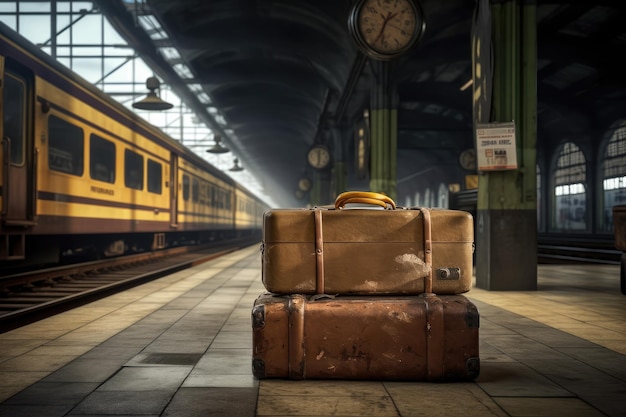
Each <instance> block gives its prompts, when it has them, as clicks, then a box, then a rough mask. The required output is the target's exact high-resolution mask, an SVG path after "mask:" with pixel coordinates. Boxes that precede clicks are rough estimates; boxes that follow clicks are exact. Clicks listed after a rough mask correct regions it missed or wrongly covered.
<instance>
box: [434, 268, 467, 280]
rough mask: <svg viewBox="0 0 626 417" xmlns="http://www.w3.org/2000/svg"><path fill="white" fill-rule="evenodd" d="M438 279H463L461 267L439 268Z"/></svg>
mask: <svg viewBox="0 0 626 417" xmlns="http://www.w3.org/2000/svg"><path fill="white" fill-rule="evenodd" d="M437 279H441V280H446V281H452V280H459V279H461V268H455V267H452V268H439V269H437Z"/></svg>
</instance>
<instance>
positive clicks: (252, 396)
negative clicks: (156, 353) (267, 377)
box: [162, 388, 257, 417]
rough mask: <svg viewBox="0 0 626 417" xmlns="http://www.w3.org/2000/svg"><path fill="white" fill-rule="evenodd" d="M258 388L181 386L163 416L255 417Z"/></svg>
mask: <svg viewBox="0 0 626 417" xmlns="http://www.w3.org/2000/svg"><path fill="white" fill-rule="evenodd" d="M256 403H257V389H256V388H181V389H180V390H179V391H178V392H177V393H176V395H175V396H174V398H172V401H171V402H170V404H169V405H168V406H167V408H166V409H165V411H164V412H163V414H162V417H207V416H211V417H254V416H255V409H256Z"/></svg>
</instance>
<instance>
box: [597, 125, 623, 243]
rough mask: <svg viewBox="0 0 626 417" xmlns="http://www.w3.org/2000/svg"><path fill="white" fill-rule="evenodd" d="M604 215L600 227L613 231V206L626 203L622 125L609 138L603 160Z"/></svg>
mask: <svg viewBox="0 0 626 417" xmlns="http://www.w3.org/2000/svg"><path fill="white" fill-rule="evenodd" d="M603 168H604V175H603V182H602V189H603V191H604V199H603V203H604V206H603V208H602V210H603V214H604V215H603V216H602V219H601V221H600V228H601V229H602V231H604V232H611V233H612V232H613V206H619V205H626V126H624V125H622V126H620V127H619V128H618V129H617V130H616V131H615V132H614V133H613V136H612V137H611V140H609V142H608V144H607V146H606V150H605V151H604V160H603Z"/></svg>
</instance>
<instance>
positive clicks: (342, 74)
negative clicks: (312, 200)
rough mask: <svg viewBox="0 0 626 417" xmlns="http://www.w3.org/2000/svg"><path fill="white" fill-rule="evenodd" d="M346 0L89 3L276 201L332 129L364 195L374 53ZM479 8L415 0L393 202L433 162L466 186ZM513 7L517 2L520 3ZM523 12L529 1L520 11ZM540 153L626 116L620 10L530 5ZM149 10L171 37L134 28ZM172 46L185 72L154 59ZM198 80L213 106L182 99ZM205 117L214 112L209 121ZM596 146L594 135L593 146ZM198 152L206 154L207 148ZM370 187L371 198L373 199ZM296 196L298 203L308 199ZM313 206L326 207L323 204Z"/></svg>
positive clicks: (403, 71) (351, 181)
mask: <svg viewBox="0 0 626 417" xmlns="http://www.w3.org/2000/svg"><path fill="white" fill-rule="evenodd" d="M354 3H355V1H352V0H240V1H233V0H210V1H207V0H176V1H171V0H146V1H128V0H126V1H124V0H96V1H94V4H96V5H97V6H98V7H99V8H100V9H101V11H102V13H104V14H105V15H106V16H107V18H108V19H109V20H110V21H111V22H112V23H113V25H114V26H116V27H117V29H118V31H120V32H121V34H122V35H123V36H124V37H125V38H126V40H127V41H128V42H129V43H130V44H131V45H133V46H134V47H135V48H136V50H137V51H138V52H139V54H140V55H141V56H142V58H144V60H146V62H148V63H149V64H150V65H151V67H152V68H153V69H154V71H155V73H156V74H158V76H159V77H160V78H162V79H163V80H164V82H165V83H167V84H169V85H170V86H171V87H172V89H174V90H175V91H177V92H179V96H180V97H182V98H183V100H184V101H185V102H186V104H187V105H188V106H189V107H190V108H192V109H194V111H196V113H197V114H198V115H199V117H200V118H201V119H202V120H203V121H204V122H205V123H207V124H208V125H210V126H211V127H212V128H213V130H214V131H215V132H216V133H218V134H221V135H222V136H223V143H224V144H225V145H226V146H228V147H229V148H230V149H231V150H233V152H234V153H235V154H236V155H237V156H238V157H239V159H240V161H241V164H242V165H243V166H244V167H245V169H248V170H250V172H251V173H252V174H253V175H255V176H256V177H257V178H261V179H262V181H263V185H264V188H265V192H266V193H267V194H268V195H271V196H272V197H273V199H274V201H276V202H277V203H278V205H280V206H288V207H292V206H302V204H303V200H302V199H301V198H298V197H296V190H297V189H298V181H299V179H300V178H302V177H303V176H308V177H310V178H313V179H315V178H319V176H320V175H321V174H319V173H317V172H315V171H313V170H312V169H311V168H309V167H308V166H307V162H306V153H307V151H308V149H309V148H310V147H311V146H312V145H313V144H314V143H327V144H330V145H331V147H333V146H335V148H336V145H333V140H332V135H333V133H332V132H333V131H335V132H341V138H342V139H341V142H342V143H343V145H342V149H334V153H335V158H340V159H342V160H344V161H345V162H346V169H347V172H348V176H347V188H348V189H364V188H367V185H368V183H367V179H362V178H358V177H357V176H356V174H355V169H354V165H355V164H354V160H355V156H354V128H355V126H356V125H358V124H359V123H361V122H362V120H363V112H364V110H365V109H368V108H369V106H370V94H371V89H372V86H373V85H374V83H375V81H376V78H375V77H376V74H377V73H376V71H375V70H374V69H375V68H376V67H375V66H374V65H373V60H372V58H370V57H368V56H367V55H365V54H364V53H363V52H361V50H360V49H359V48H358V47H357V46H356V44H355V42H354V41H353V39H352V37H351V34H350V32H349V30H348V24H347V22H348V18H349V16H350V10H351V8H352V6H353V5H354ZM476 3H477V2H476V1H473V0H445V1H441V0H419V5H420V7H421V10H422V12H423V16H424V22H425V30H424V33H423V35H422V37H421V38H420V39H419V41H418V43H417V46H416V47H415V48H414V49H413V50H412V51H411V52H410V53H409V54H408V55H406V56H404V57H401V58H398V59H396V60H394V61H393V62H392V64H391V65H390V71H391V73H392V77H393V79H394V80H395V82H396V83H397V91H398V99H399V102H398V144H397V148H398V159H397V164H398V166H397V178H398V189H399V193H400V190H401V189H407V186H408V184H407V183H408V182H410V179H411V178H414V177H415V176H417V175H420V173H422V172H427V171H428V169H429V167H432V166H437V167H440V168H441V167H443V168H444V169H447V170H449V171H451V172H456V173H458V175H459V178H462V177H463V175H464V174H465V173H468V171H465V170H463V169H462V168H461V167H460V165H459V155H460V154H461V152H463V151H464V150H466V149H469V148H472V147H473V133H472V132H473V123H472V117H473V116H472V107H473V106H472V88H471V87H469V88H463V87H464V86H465V87H467V85H466V84H467V83H468V81H470V80H471V79H472V57H471V35H472V27H473V22H474V18H475V10H476ZM518 3H521V2H518ZM529 3H531V2H529ZM537 3H538V5H537V22H538V31H537V37H538V41H537V44H538V61H537V62H538V64H537V71H538V81H537V92H538V112H537V127H538V147H544V149H549V148H550V147H551V146H553V145H554V143H558V141H562V140H565V139H567V137H571V136H582V135H589V136H591V137H593V136H594V134H595V133H596V132H597V130H599V129H604V128H606V125H607V124H610V123H611V122H612V121H613V120H615V119H616V118H619V117H620V116H624V115H626V80H625V79H624V75H623V74H624V72H623V69H622V67H621V65H620V64H619V63H620V62H621V57H622V56H623V55H624V52H626V50H625V49H626V33H625V32H626V29H625V28H626V26H624V24H623V22H624V18H625V17H626V13H625V12H626V6H625V3H623V2H621V1H617V0H614V1H596V2H589V1H556V0H553V1H550V0H545V1H540V2H537ZM140 15H151V16H153V18H154V19H157V20H158V22H159V23H160V25H161V26H162V28H163V29H164V30H165V31H166V33H167V36H166V37H164V38H163V39H160V40H159V39H155V37H154V36H152V37H151V36H150V33H148V32H147V31H146V30H145V29H142V28H141V27H140V26H139V25H137V17H138V16H140ZM170 46H171V47H175V48H176V49H177V50H178V51H179V52H180V55H181V56H180V58H179V59H180V61H181V62H183V63H184V64H185V65H186V66H187V67H188V68H189V69H190V70H191V74H187V75H184V74H183V75H181V74H179V73H177V72H176V71H174V70H173V69H172V63H171V61H169V62H168V61H166V60H164V59H163V57H162V54H161V53H160V52H159V51H161V50H163V48H167V47H170ZM190 84H201V85H202V88H203V90H204V92H206V93H207V94H208V96H209V97H210V98H211V103H202V102H200V101H199V100H198V99H197V97H196V96H195V95H194V94H193V92H191V93H190V91H189V89H188V86H189V85H190ZM215 114H220V115H222V116H223V119H222V120H221V121H219V120H216V118H215ZM594 140H595V139H594ZM206 145H207V149H208V148H209V147H211V145H213V143H212V141H209V142H208V143H207V144H206ZM374 191H375V190H374ZM305 198H306V196H305ZM321 203H322V204H324V203H327V202H326V201H322V202H321Z"/></svg>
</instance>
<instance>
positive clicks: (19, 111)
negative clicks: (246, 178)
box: [0, 23, 268, 273]
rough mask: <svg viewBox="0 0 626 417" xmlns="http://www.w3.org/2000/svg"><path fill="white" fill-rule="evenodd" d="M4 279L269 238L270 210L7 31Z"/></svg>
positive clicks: (0, 129)
mask: <svg viewBox="0 0 626 417" xmlns="http://www.w3.org/2000/svg"><path fill="white" fill-rule="evenodd" d="M0 97H1V100H2V101H1V102H0V113H1V115H0V116H1V117H0V137H1V138H2V148H1V149H0V166H1V167H2V169H1V171H0V207H1V210H2V211H1V213H0V217H1V218H0V273H1V271H2V269H1V265H8V264H11V263H16V262H17V263H20V262H22V263H42V262H56V261H58V260H59V259H62V258H63V257H66V256H72V255H76V254H87V253H89V254H92V255H95V256H98V257H100V256H115V255H121V254H124V253H128V252H131V251H145V250H156V249H160V248H165V247H168V246H173V245H180V244H184V243H193V242H196V243H200V242H206V241H210V240H215V239H226V238H233V237H238V236H242V235H244V234H251V233H259V232H260V230H261V220H262V214H263V212H264V211H265V210H266V209H267V208H268V207H267V205H266V204H265V203H264V202H263V201H261V200H259V199H258V198H256V197H255V196H254V195H253V194H251V193H250V192H249V191H247V190H246V189H245V188H243V187H242V186H240V185H239V184H237V183H236V182H235V181H233V180H232V179H231V178H230V177H228V176H227V175H225V174H224V173H222V172H221V171H219V170H218V169H216V168H215V167H213V166H212V165H210V164H209V163H207V162H206V161H204V160H203V159H202V158H200V157H198V156H197V155H195V154H194V153H193V152H191V151H190V150H189V149H187V148H185V147H184V146H182V145H181V144H179V143H178V142H177V141H175V140H173V139H171V138H170V137H168V136H167V135H165V134H164V133H163V132H162V131H161V130H159V129H157V128H155V127H153V126H152V125H150V124H149V123H147V122H145V121H144V120H143V119H141V118H139V117H138V116H137V115H135V114H134V113H133V112H131V111H129V110H128V109H126V108H125V107H124V106H122V105H121V104H119V103H117V102H116V101H114V100H112V99H111V98H110V97H108V96H107V95H105V94H103V93H102V92H101V91H100V90H98V89H96V88H94V87H93V86H92V85H91V84H89V83H88V82H87V81H85V80H84V79H82V78H81V77H79V76H77V75H76V74H74V73H72V72H71V71H69V70H68V69H67V68H65V67H63V66H61V65H60V64H58V63H57V62H56V61H54V60H53V59H51V58H50V57H49V56H48V55H46V54H44V53H43V52H41V51H40V50H39V49H38V48H37V47H35V46H34V45H32V44H31V43H29V42H28V41H26V40H25V39H24V38H22V37H21V36H20V35H18V34H17V33H16V32H14V31H13V30H11V29H10V28H8V27H7V26H5V25H3V24H1V23H0Z"/></svg>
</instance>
